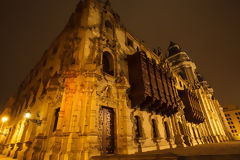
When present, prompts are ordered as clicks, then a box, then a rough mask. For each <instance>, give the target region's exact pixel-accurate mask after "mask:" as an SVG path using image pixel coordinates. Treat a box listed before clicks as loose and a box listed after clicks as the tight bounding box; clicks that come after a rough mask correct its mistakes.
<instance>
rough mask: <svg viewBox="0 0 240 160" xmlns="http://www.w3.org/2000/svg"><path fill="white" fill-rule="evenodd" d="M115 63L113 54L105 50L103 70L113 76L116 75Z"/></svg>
mask: <svg viewBox="0 0 240 160" xmlns="http://www.w3.org/2000/svg"><path fill="white" fill-rule="evenodd" d="M113 64H114V63H113V57H112V55H111V54H110V53H109V52H104V53H103V58H102V65H103V72H105V73H107V74H109V75H112V76H113V75H114V65H113Z"/></svg>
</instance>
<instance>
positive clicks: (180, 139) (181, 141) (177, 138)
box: [175, 135, 187, 147]
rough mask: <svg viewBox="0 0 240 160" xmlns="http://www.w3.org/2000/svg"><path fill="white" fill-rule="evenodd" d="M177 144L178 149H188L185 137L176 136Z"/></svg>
mask: <svg viewBox="0 0 240 160" xmlns="http://www.w3.org/2000/svg"><path fill="white" fill-rule="evenodd" d="M175 144H176V145H177V147H186V146H187V145H186V144H185V143H184V140H183V136H182V135H176V136H175Z"/></svg>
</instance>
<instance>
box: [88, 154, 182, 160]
mask: <svg viewBox="0 0 240 160" xmlns="http://www.w3.org/2000/svg"><path fill="white" fill-rule="evenodd" d="M91 160H178V157H177V156H175V155H172V154H151V155H145V154H137V155H109V156H99V157H93V158H91Z"/></svg>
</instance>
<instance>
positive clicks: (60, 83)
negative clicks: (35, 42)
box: [0, 0, 229, 160]
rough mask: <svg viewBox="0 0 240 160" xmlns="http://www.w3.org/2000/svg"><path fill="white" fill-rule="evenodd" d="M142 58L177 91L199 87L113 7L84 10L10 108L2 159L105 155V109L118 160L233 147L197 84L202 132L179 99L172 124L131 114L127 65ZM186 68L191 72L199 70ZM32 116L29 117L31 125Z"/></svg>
mask: <svg viewBox="0 0 240 160" xmlns="http://www.w3.org/2000/svg"><path fill="white" fill-rule="evenodd" d="M138 51H143V52H145V53H146V55H147V57H148V58H149V59H150V60H153V59H154V60H155V61H156V63H157V64H159V65H162V67H163V68H164V69H165V70H168V71H169V72H170V73H171V74H172V76H173V77H174V80H173V81H171V83H172V84H173V85H174V86H175V87H176V89H178V90H184V88H192V87H193V86H194V85H195V81H194V80H196V75H195V72H192V73H189V72H190V71H191V69H192V70H194V67H193V68H190V70H188V71H187V72H186V73H189V74H188V76H187V77H189V78H190V79H191V81H188V80H187V79H183V78H182V77H181V76H180V75H179V73H178V71H179V70H182V69H183V68H181V67H179V66H173V65H172V66H171V65H170V61H169V59H168V60H165V59H164V57H163V56H162V55H158V54H156V53H155V52H153V51H151V50H150V49H149V48H147V47H146V46H145V45H144V44H143V43H142V42H141V41H139V40H137V39H136V38H134V37H133V36H132V35H131V34H130V33H128V32H127V31H126V29H125V28H124V27H123V26H122V24H121V23H120V20H119V16H118V15H117V14H116V13H115V12H113V11H112V9H111V6H110V4H109V3H108V1H107V2H102V1H97V0H86V1H84V2H80V3H79V5H78V6H77V9H76V11H75V12H74V13H73V14H72V16H71V18H70V20H69V22H68V24H67V25H66V27H65V29H64V30H63V32H62V33H61V34H60V35H59V36H58V37H57V39H56V40H55V41H54V42H53V43H52V45H51V46H50V48H49V49H48V50H47V51H46V52H45V53H44V55H43V57H42V59H41V60H40V61H39V63H38V64H37V65H36V66H35V67H34V69H33V70H32V71H31V73H30V74H29V75H28V76H27V77H26V79H25V80H24V81H23V83H22V84H21V86H20V87H19V89H18V91H17V93H16V94H15V95H13V96H12V97H11V98H10V99H9V101H8V102H7V103H6V105H5V109H4V112H3V113H2V114H1V116H2V117H5V116H8V119H9V120H8V121H7V122H5V123H2V128H1V132H2V133H4V134H2V135H1V139H0V140H1V144H2V145H1V147H2V148H1V152H2V153H3V154H5V155H8V156H10V157H14V158H17V159H29V160H30V159H32V160H35V159H38V160H39V159H44V160H49V159H62V160H67V159H71V160H75V159H76V160H88V159H90V157H92V156H100V155H103V154H105V152H104V150H102V147H103V144H102V143H101V139H100V140H99V137H100V135H101V133H100V131H102V128H101V126H102V125H101V123H100V122H101V118H102V117H101V112H102V109H103V108H109V109H110V110H111V111H113V117H114V120H113V121H112V122H111V123H113V124H111V125H113V126H114V127H113V128H114V130H113V138H114V153H115V154H134V153H137V152H147V151H154V150H162V149H166V148H175V147H186V146H194V145H198V144H208V143H218V142H223V141H227V140H228V139H229V138H228V137H227V135H226V130H225V129H224V124H223V123H222V122H221V120H220V118H221V117H220V115H221V113H220V110H219V107H220V106H218V105H216V104H215V103H214V100H212V93H209V91H208V90H207V89H205V88H204V85H200V84H199V85H200V88H198V89H197V90H195V94H197V95H198V98H199V100H200V104H201V105H200V106H201V110H202V111H203V113H204V116H205V121H204V122H203V123H200V124H195V123H192V122H188V121H187V120H186V118H185V114H187V113H184V108H185V106H184V104H183V102H182V101H181V99H177V102H178V112H177V113H176V114H173V115H170V116H169V115H168V116H167V115H161V114H157V113H155V112H149V111H144V110H141V109H140V108H134V107H132V106H131V98H129V89H131V84H129V72H128V62H127V60H126V58H127V56H128V55H132V54H134V53H136V52H138ZM105 52H107V53H109V54H110V55H111V56H110V57H111V58H112V60H111V61H109V63H112V64H109V65H111V67H112V70H113V72H112V73H110V74H109V73H106V72H104V63H103V62H104V61H103V59H104V56H103V55H104V53H105ZM173 57H174V56H173ZM187 65H189V66H188V67H191V66H194V63H189V64H187ZM193 76H194V77H193ZM175 95H176V96H177V93H175ZM26 112H31V117H30V118H29V119H27V118H26V117H25V114H26ZM136 116H137V117H139V122H138V126H136V122H135V117H136ZM105 118H106V117H105ZM108 118H109V117H107V118H106V119H105V120H106V121H107V120H109V119H108ZM153 119H154V121H155V124H156V126H155V128H154V127H153ZM108 122H109V121H108ZM109 123H110V122H109ZM108 125H109V124H108ZM108 127H109V126H108ZM137 127H139V128H138V129H139V136H136V129H137ZM106 133H109V134H111V133H110V132H108V131H106Z"/></svg>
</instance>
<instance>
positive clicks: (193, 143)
mask: <svg viewBox="0 0 240 160" xmlns="http://www.w3.org/2000/svg"><path fill="white" fill-rule="evenodd" d="M191 142H192V146H196V145H198V143H197V141H196V139H195V138H194V137H192V138H191Z"/></svg>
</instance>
